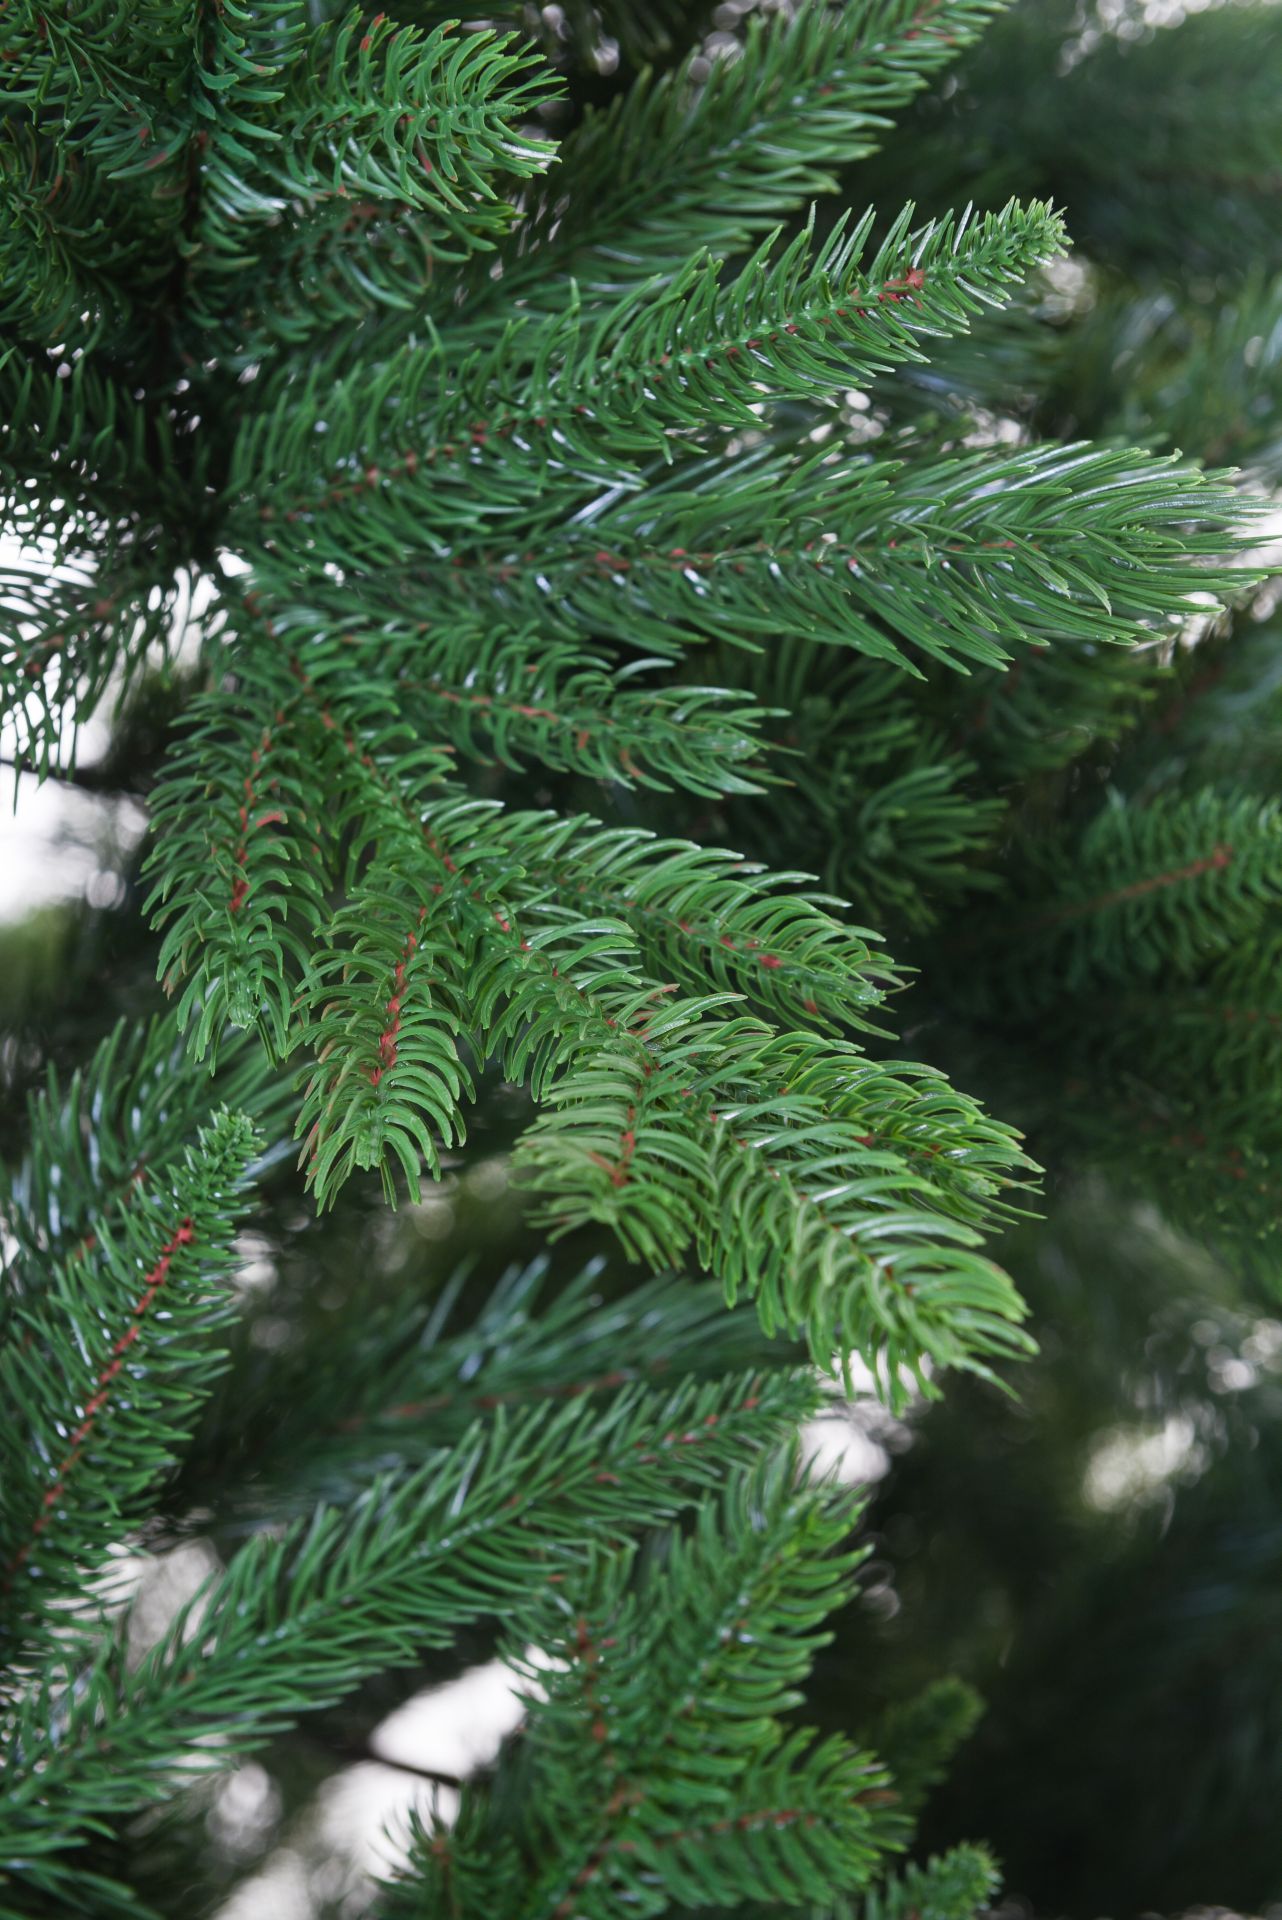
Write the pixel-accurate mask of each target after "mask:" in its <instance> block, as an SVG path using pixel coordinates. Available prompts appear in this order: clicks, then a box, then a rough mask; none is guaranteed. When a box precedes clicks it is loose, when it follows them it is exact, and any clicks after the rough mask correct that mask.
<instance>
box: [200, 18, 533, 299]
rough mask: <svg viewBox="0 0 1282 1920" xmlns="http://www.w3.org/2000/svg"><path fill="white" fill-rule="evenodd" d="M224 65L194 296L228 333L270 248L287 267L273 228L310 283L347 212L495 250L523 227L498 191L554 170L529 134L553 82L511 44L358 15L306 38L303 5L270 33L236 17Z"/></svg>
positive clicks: (446, 250)
mask: <svg viewBox="0 0 1282 1920" xmlns="http://www.w3.org/2000/svg"><path fill="white" fill-rule="evenodd" d="M263 41H266V42H267V47H266V49H265V51H266V54H267V58H266V61H264V60H263V59H262V58H261V57H259V56H260V54H261V53H262V52H263V51H264V49H263V47H262V44H261V43H262V42H263ZM214 62H215V65H214V71H213V73H212V74H211V75H210V82H209V84H210V85H211V86H214V87H217V88H218V90H219V95H220V96H221V94H222V93H224V92H225V91H227V90H228V89H230V99H229V100H227V101H226V103H225V107H224V109H223V110H221V111H220V112H219V113H218V114H217V115H215V116H213V117H212V118H213V125H212V138H213V144H212V147H211V150H210V153H209V155H208V157H207V159H206V161H205V163H204V170H205V176H206V177H205V189H204V194H203V199H202V211H201V225H200V230H199V244H200V246H201V248H202V255H201V256H200V257H198V260H197V268H198V274H197V278H196V280H195V282H194V290H195V297H196V302H197V310H198V312H199V313H200V314H201V315H202V316H203V317H204V318H206V319H213V320H215V321H218V320H220V319H221V318H222V317H223V316H222V313H221V312H220V309H221V308H222V307H223V303H224V302H225V301H226V300H227V299H228V298H229V297H230V300H231V302H232V310H233V312H235V311H237V310H239V309H242V308H243V304H244V301H245V299H246V297H247V296H248V297H250V298H254V297H253V295H252V294H250V292H249V287H248V284H247V283H246V282H244V280H243V279H241V283H240V285H239V287H237V286H236V285H235V284H233V286H232V288H230V289H228V287H227V286H226V284H225V282H226V280H227V278H228V277H229V276H230V277H231V278H232V280H233V283H235V282H236V280H237V279H238V278H239V277H240V276H243V275H244V274H245V273H246V271H247V270H249V271H252V270H253V268H254V267H255V266H256V264H257V260H258V258H259V256H260V254H261V253H262V251H263V250H264V247H266V249H267V250H268V252H269V254H270V253H274V254H275V256H276V259H277V261H278V262H280V261H281V259H282V252H281V248H280V246H279V244H278V243H277V240H276V237H275V236H274V234H273V229H274V228H277V227H280V226H282V224H283V225H284V227H285V230H286V232H287V233H288V235H289V236H290V237H289V238H288V239H287V241H286V247H285V253H284V256H283V257H284V258H286V259H287V258H288V257H289V254H290V253H291V252H292V253H293V255H294V259H295V262H296V264H295V265H294V267H293V268H292V269H287V271H288V272H292V274H293V275H294V276H296V275H297V273H298V271H299V265H300V264H301V262H305V261H306V260H307V259H308V258H309V256H310V253H311V250H312V248H313V247H314V246H315V244H316V243H317V240H318V239H320V243H321V244H322V245H323V244H324V241H323V239H321V238H320V237H321V236H322V235H323V234H324V233H325V232H326V231H327V230H328V229H329V227H330V203H331V202H333V201H334V200H338V201H340V202H342V203H344V205H345V206H346V203H348V202H352V203H361V202H372V203H374V204H375V205H380V204H383V203H387V204H388V205H389V210H393V211H395V212H396V213H398V214H399V213H408V214H410V215H413V214H414V212H415V211H421V212H423V213H426V214H428V215H430V225H429V227H428V229H427V232H428V233H429V234H430V236H431V241H432V245H433V247H434V249H435V251H436V252H437V253H439V254H440V255H441V256H442V257H450V255H451V254H453V256H454V257H460V252H461V253H466V252H467V251H468V250H469V249H470V248H471V247H473V246H486V245H491V246H492V245H493V238H492V236H493V235H494V234H495V233H498V232H501V231H502V230H503V228H504V227H505V226H506V225H507V224H508V223H509V221H510V220H511V218H512V208H511V206H510V204H509V202H508V201H507V199H506V198H504V197H503V194H502V193H501V192H500V191H499V189H498V187H497V186H496V184H495V178H494V176H495V175H507V176H509V177H511V176H515V177H517V178H522V177H528V176H529V175H530V174H533V173H535V172H537V171H538V170H539V169H541V168H543V167H545V166H546V165H547V164H548V162H549V161H550V159H551V158H552V148H551V147H550V146H549V145H548V144H547V143H546V142H542V141H538V140H530V139H528V138H526V137H524V136H523V135H522V134H521V132H520V131H519V121H520V119H521V118H522V116H524V115H526V114H528V113H531V112H532V111H533V110H534V109H535V107H537V105H538V104H539V102H540V101H541V100H544V99H546V98H547V97H549V88H548V76H547V74H546V72H544V73H543V74H542V75H541V76H540V77H539V78H538V79H535V78H534V77H532V76H531V74H530V68H531V65H532V64H533V62H532V60H531V57H530V55H529V54H527V53H524V52H519V51H516V50H514V44H513V41H512V38H511V36H504V37H496V36H494V35H493V34H490V33H469V34H464V35H462V36H459V35H458V34H457V32H456V31H455V29H454V25H453V23H451V24H450V25H447V26H443V27H439V28H436V29H434V30H433V31H431V32H428V33H423V32H421V31H420V30H419V29H418V28H416V27H412V26H404V25H397V24H396V23H395V22H393V21H391V20H389V19H388V17H387V15H386V14H379V15H377V16H376V17H375V18H373V19H369V18H367V17H366V15H365V13H364V11H363V10H362V9H361V8H359V7H353V8H352V9H350V11H348V12H347V13H346V15H345V17H344V18H343V19H342V20H340V21H339V22H337V23H334V22H328V21H327V22H323V23H321V24H319V25H315V26H311V27H308V26H307V24H306V21H305V17H304V15H303V13H302V10H301V9H300V8H299V7H298V6H297V4H296V0H289V3H288V4H281V0H276V4H275V5H274V6H273V7H272V8H271V9H269V13H268V16H267V18H266V20H265V21H264V20H263V19H261V18H256V17H255V13H254V11H253V10H252V9H247V8H241V7H237V6H234V5H233V6H231V7H229V8H227V9H226V10H225V12H224V13H223V15H222V16H221V17H220V19H219V21H218V23H217V25H216V36H215V54H214ZM317 211H319V212H320V215H321V225H320V229H319V232H318V230H317V228H316V226H315V225H314V222H313V216H314V214H315V213H316V212H317ZM371 284H372V283H371ZM299 291H300V293H301V292H302V289H301V286H300V288H299ZM262 305H263V303H262V301H261V295H260V296H259V297H258V298H255V299H254V306H255V308H256V309H257V310H258V311H260V312H261V311H262ZM295 311H296V312H297V301H296V302H295Z"/></svg>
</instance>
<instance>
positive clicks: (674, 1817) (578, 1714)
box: [378, 1459, 899, 1920]
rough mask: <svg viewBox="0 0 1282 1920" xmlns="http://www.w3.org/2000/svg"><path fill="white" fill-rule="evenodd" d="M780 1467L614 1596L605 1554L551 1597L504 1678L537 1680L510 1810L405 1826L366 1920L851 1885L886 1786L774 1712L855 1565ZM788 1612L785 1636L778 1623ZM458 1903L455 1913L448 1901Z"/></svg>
mask: <svg viewBox="0 0 1282 1920" xmlns="http://www.w3.org/2000/svg"><path fill="white" fill-rule="evenodd" d="M794 1471H795V1467H794V1464H793V1463H790V1462H788V1461H787V1460H786V1459H783V1460H776V1461H775V1462H774V1463H773V1465H772V1466H771V1468H770V1469H769V1470H767V1471H765V1472H758V1473H755V1474H741V1475H738V1476H736V1477H735V1479H734V1480H733V1481H732V1482H731V1484H730V1486H729V1488H728V1489H727V1490H726V1492H725V1494H724V1496H723V1499H722V1501H721V1502H720V1503H718V1507H715V1508H714V1507H712V1506H707V1507H705V1508H704V1509H703V1510H702V1511H701V1513H700V1515H699V1519H698V1522H697V1524H696V1529H695V1532H694V1533H693V1535H692V1536H691V1537H690V1538H688V1539H686V1540H677V1539H673V1540H670V1541H669V1542H667V1543H665V1544H666V1551H664V1552H663V1553H662V1554H660V1555H656V1556H655V1558H654V1559H652V1560H651V1561H650V1562H649V1563H648V1565H647V1567H646V1568H645V1571H644V1573H643V1575H642V1576H641V1578H640V1579H639V1580H637V1581H636V1583H635V1585H634V1586H632V1587H631V1590H630V1582H629V1574H630V1572H631V1568H630V1566H629V1563H628V1561H627V1560H626V1559H625V1558H624V1557H623V1556H617V1555H616V1556H612V1559H611V1561H610V1563H609V1564H608V1565H606V1564H604V1563H603V1562H602V1561H598V1562H597V1564H596V1565H595V1566H592V1567H590V1568H589V1569H585V1571H584V1573H583V1574H580V1576H579V1578H578V1579H577V1580H575V1581H571V1582H567V1583H566V1584H564V1585H562V1586H560V1587H558V1588H557V1589H556V1590H555V1595H554V1597H551V1598H549V1599H548V1600H547V1601H545V1602H544V1605H543V1607H542V1609H541V1617H539V1616H538V1615H536V1616H535V1618H534V1621H533V1623H532V1624H531V1625H530V1626H529V1627H528V1630H527V1633H526V1639H527V1641H528V1639H529V1638H531V1637H532V1638H533V1639H534V1642H535V1645H536V1646H537V1648H538V1666H537V1669H536V1668H534V1667H532V1666H531V1664H530V1662H529V1658H528V1655H526V1653H525V1651H524V1648H523V1647H522V1648H515V1647H514V1648H512V1650H511V1652H510V1653H509V1658H510V1659H511V1661H512V1663H513V1665H514V1666H515V1667H516V1669H517V1671H518V1672H519V1673H520V1674H522V1676H523V1677H525V1678H527V1679H528V1680H529V1681H531V1682H533V1681H534V1680H535V1679H536V1677H537V1681H538V1692H537V1693H536V1694H535V1695H534V1696H533V1697H531V1699H530V1704H529V1714H528V1718H527V1721H526V1724H525V1727H524V1729H523V1737H522V1740H521V1743H520V1747H519V1749H515V1750H514V1751H513V1754H512V1756H511V1757H510V1759H509V1761H508V1763H507V1764H508V1769H509V1772H510V1773H511V1774H512V1775H513V1776H514V1777H513V1778H512V1779H511V1780H510V1783H509V1784H508V1792H509V1794H511V1793H512V1792H515V1793H516V1795H517V1805H518V1806H519V1808H520V1813H519V1814H518V1816H517V1820H516V1822H515V1827H514V1830H513V1828H512V1827H511V1826H508V1825H507V1823H504V1824H503V1825H500V1824H499V1820H498V1818H497V1817H496V1816H497V1815H498V1810H499V1807H500V1806H501V1805H502V1804H503V1802H502V1801H501V1800H500V1799H499V1796H500V1794H502V1792H503V1788H504V1784H505V1783H504V1779H503V1772H502V1765H501V1767H500V1774H499V1778H498V1779H497V1780H496V1782H495V1785H494V1787H493V1788H492V1789H491V1788H489V1787H487V1786H474V1785H469V1787H468V1788H466V1789H465V1792H464V1805H463V1808H462V1809H461V1810H460V1816H459V1820H458V1823H457V1826H456V1828H455V1830H454V1832H453V1834H451V1835H448V1836H447V1835H445V1834H444V1833H443V1831H442V1830H441V1829H439V1828H438V1829H436V1831H435V1832H434V1833H433V1832H420V1835H419V1840H418V1845H417V1848H416V1851H415V1854H414V1856H413V1859H412V1862H411V1870H410V1873H409V1874H408V1875H406V1876H405V1877H404V1878H402V1880H401V1881H400V1882H399V1884H397V1885H394V1886H393V1887H391V1888H389V1889H387V1890H386V1892H385V1894H384V1898H383V1901H382V1902H381V1903H380V1906H379V1909H378V1912H379V1914H380V1920H382V1917H383V1916H385V1917H386V1920H392V1917H393V1916H397V1920H400V1917H401V1916H403V1917H404V1920H409V1916H411V1915H415V1914H424V1913H427V1912H429V1911H433V1910H435V1907H436V1906H437V1905H439V1904H440V1902H441V1901H442V1899H448V1898H453V1900H454V1903H455V1910H456V1911H458V1912H459V1913H460V1914H462V1915H471V1914H475V1915H476V1916H477V1920H479V1916H480V1915H481V1914H482V1913H484V1914H487V1915H495V1916H505V1915H508V1914H511V1915H513V1916H515V1915H516V1914H517V1913H522V1912H528V1911H530V1909H531V1906H533V1907H534V1908H535V1909H536V1910H537V1911H539V1912H546V1913H555V1914H558V1915H561V1916H563V1917H564V1920H569V1917H570V1916H578V1917H579V1920H597V1917H598V1916H604V1915H605V1914H607V1913H612V1912H617V1911H618V1909H619V1906H620V1904H626V1905H627V1906H628V1907H629V1908H632V1907H635V1909H636V1911H637V1912H639V1913H646V1914H661V1913H664V1912H666V1911H668V1909H669V1907H670V1905H673V1904H676V1905H681V1906H686V1905H697V1906H704V1905H707V1906H717V1907H720V1906H728V1905H731V1904H735V1905H737V1904H738V1902H739V1901H741V1900H743V1899H744V1898H750V1897H752V1896H754V1895H759V1894H761V1893H763V1892H768V1893H769V1894H771V1895H773V1896H774V1897H775V1898H776V1899H779V1900H782V1901H785V1902H787V1903H788V1904H794V1903H799V1902H801V1901H803V1900H805V1899H817V1898H819V1897H821V1896H824V1895H831V1894H832V1893H833V1892H836V1891H838V1890H841V1891H849V1890H854V1889H857V1888H860V1887H862V1886H864V1885H865V1884H866V1883H867V1881H868V1879H869V1878H870V1877H871V1875H872V1873H873V1872H874V1871H875V1870H876V1867H877V1864H878V1862H879V1859H880V1857H881V1854H882V1852H883V1850H884V1849H886V1848H887V1847H894V1846H895V1845H896V1844H897V1843H898V1841H899V1824H898V1822H897V1821H896V1818H895V1816H894V1815H893V1814H888V1813H887V1812H886V1811H885V1810H884V1809H883V1807H882V1806H881V1805H880V1804H879V1802H881V1801H883V1800H886V1799H890V1798H893V1796H891V1795H887V1794H884V1793H882V1792H881V1789H882V1788H883V1786H884V1784H885V1781H886V1775H885V1774H884V1773H883V1772H881V1771H880V1769H879V1768H878V1767H877V1764H876V1762H875V1761H873V1760H872V1758H871V1756H870V1755H868V1754H862V1753H856V1752H854V1751H852V1750H851V1749H850V1748H848V1747H846V1746H845V1745H844V1744H843V1743H842V1742H840V1741H832V1742H828V1743H825V1744H824V1745H822V1746H819V1747H817V1748H813V1749H811V1748H809V1747H808V1741H807V1736H806V1735H804V1734H794V1735H792V1736H786V1735H785V1733H784V1730H783V1728H782V1726H781V1725H779V1723H778V1716H779V1715H780V1714H782V1713H784V1712H786V1711H787V1710H788V1709H789V1708H790V1707H791V1706H793V1705H794V1704H795V1702H796V1700H797V1698H798V1694H797V1691H796V1689H797V1683H798V1682H799V1681H800V1680H802V1679H804V1677H805V1675H806V1673H807V1671H808V1670H809V1667H810V1663H811V1661H812V1659H813V1657H814V1653H815V1651H816V1650H817V1648H818V1647H819V1646H820V1645H821V1644H822V1643H823V1640H824V1639H825V1638H826V1637H827V1636H826V1635H825V1634H823V1633H822V1632H821V1631H820V1630H819V1629H820V1625H821V1622H822V1620H823V1618H824V1616H825V1615H826V1614H827V1613H828V1612H830V1611H831V1610H832V1608H833V1607H834V1606H836V1605H838V1604H839V1603H840V1601H841V1599H842V1598H844V1597H845V1593H846V1591H847V1590H848V1585H849V1581H850V1577H851V1574H852V1572H853V1570H854V1567H855V1565H856V1564H857V1562H858V1558H859V1556H858V1555H852V1554H851V1553H850V1552H849V1551H846V1552H845V1553H841V1552H840V1549H841V1547H842V1545H843V1544H844V1539H845V1536H846V1535H847V1534H848V1531H849V1527H850V1524H851V1521H852V1519H853V1518H854V1512H853V1510H852V1508H851V1505H850V1503H849V1501H848V1500H847V1499H846V1498H844V1497H842V1496H836V1497H833V1496H832V1495H828V1496H827V1497H824V1496H821V1495H818V1494H817V1493H816V1492H815V1491H814V1490H812V1489H808V1488H807V1487H805V1486H804V1484H803V1485H801V1486H798V1485H797V1484H796V1483H795V1480H794V1477H793V1475H794ZM785 1619H786V1621H787V1625H786V1627H785ZM464 1890H466V1898H465V1904H463V1905H461V1906H460V1905H459V1904H458V1898H459V1895H460V1894H462V1893H463V1892H464Z"/></svg>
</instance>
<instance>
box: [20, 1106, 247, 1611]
mask: <svg viewBox="0 0 1282 1920" xmlns="http://www.w3.org/2000/svg"><path fill="white" fill-rule="evenodd" d="M252 1143H253V1135H252V1132H251V1129H250V1126H249V1123H248V1122H247V1121H246V1120H245V1119H244V1118H243V1117H242V1116H229V1115H227V1114H226V1113H224V1114H223V1115H221V1116H218V1117H216V1118H215V1119H214V1121H213V1123H212V1125H211V1126H210V1128H209V1129H208V1130H207V1131H205V1132H202V1133H201V1134H199V1135H198V1138H197V1144H196V1146H195V1148H194V1149H188V1151H187V1154H186V1156H185V1158H184V1161H183V1163H182V1164H181V1165H180V1166H178V1167H176V1168H175V1169H174V1170H173V1172H172V1174H170V1175H169V1176H168V1177H166V1176H165V1175H164V1174H163V1173H162V1174H161V1175H160V1176H159V1177H158V1178H150V1179H148V1180H147V1181H146V1182H145V1183H144V1182H142V1181H141V1179H138V1180H135V1181H134V1182H133V1184H132V1185H128V1186H126V1187H125V1188H123V1189H122V1190H121V1192H120V1194H119V1197H118V1198H117V1199H116V1200H115V1201H114V1203H112V1204H110V1205H108V1206H107V1207H106V1208H105V1209H103V1211H102V1212H101V1213H99V1214H98V1216H97V1219H96V1223H95V1227H94V1231H93V1232H92V1233H91V1234H90V1235H88V1236H86V1237H85V1238H83V1239H81V1240H80V1241H79V1242H78V1243H77V1244H76V1245H75V1246H74V1247H72V1248H71V1250H70V1252H69V1253H67V1254H66V1255H65V1256H64V1257H63V1258H62V1259H61V1260H59V1261H57V1262H56V1264H54V1265H53V1266H52V1268H51V1269H46V1271H45V1273H44V1274H43V1275H42V1282H41V1284H40V1286H39V1287H30V1288H28V1289H24V1290H23V1291H22V1292H21V1293H18V1294H16V1295H15V1294H14V1293H13V1292H10V1294H9V1297H8V1300H7V1303H6V1312H5V1318H4V1325H3V1345H2V1346H0V1392H2V1393H3V1398H4V1404H5V1408H6V1417H5V1421H4V1423H3V1425H2V1426H0V1449H2V1461H0V1464H2V1467H3V1472H2V1475H0V1481H2V1485H3V1493H2V1494H0V1562H2V1563H3V1569H4V1571H3V1574H2V1575H0V1592H2V1594H3V1601H2V1603H0V1610H2V1611H3V1614H4V1615H5V1616H7V1621H6V1624H7V1627H8V1630H9V1633H10V1634H12V1633H13V1631H14V1630H15V1628H17V1627H22V1628H25V1629H27V1630H30V1629H32V1628H37V1629H38V1628H39V1627H41V1625H44V1626H46V1627H47V1626H49V1625H51V1624H52V1623H53V1622H54V1621H56V1620H57V1617H58V1614H57V1608H58V1603H59V1602H65V1601H68V1600H73V1601H81V1602H83V1595H84V1593H85V1591H86V1587H87V1585H88V1582H89V1580H90V1578H91V1575H92V1573H93V1571H94V1570H95V1568H96V1566H97V1565H98V1564H100V1563H101V1561H102V1560H103V1557H104V1555H105V1553H106V1551H107V1549H108V1548H109V1547H110V1546H111V1545H112V1544H113V1543H114V1542H116V1541H118V1540H119V1539H120V1536H121V1533H122V1532H123V1531H124V1530H126V1529H127V1528H129V1527H130V1525H131V1524H134V1523H136V1521H137V1519H138V1518H139V1517H140V1513H141V1512H145V1510H146V1509H145V1505H144V1504H143V1503H144V1497H145V1496H146V1495H147V1494H148V1493H149V1492H150V1490H151V1488H152V1487H153V1485H154V1483H155V1481H156V1479H157V1477H158V1476H159V1475H160V1474H161V1473H163V1472H164V1471H165V1469H166V1468H168V1467H169V1466H170V1465H172V1462H173V1458H174V1453H173V1449H174V1447H175V1445H176V1444H177V1442H178V1441H180V1440H181V1439H184V1438H185V1437H186V1434H187V1432H188V1431H189V1428H190V1424H191V1421H192V1417H193V1411H194V1409H195V1408H196V1407H197V1406H198V1405H199V1402H200V1399H201V1398H202V1397H203V1396H204V1394H205V1393H207V1392H208V1389H209V1382H210V1379H211V1377H212V1375H213V1374H214V1373H215V1372H216V1371H217V1369H218V1366H219V1363H220V1358H221V1356H220V1354H219V1352H218V1349H217V1347H216V1346H213V1345H212V1344H211V1340H210V1334H211V1332H212V1331H213V1330H214V1329H216V1328H218V1327H219V1326H221V1325H225V1324H226V1322H227V1320H228V1318H229V1316H230V1313H231V1310H232V1303H231V1300H230V1297H229V1295H228V1292H227V1290H226V1287H225V1286H222V1287H218V1286H215V1285H213V1284H211V1282H212V1281H213V1280H214V1279H215V1277H217V1278H219V1279H221V1278H222V1275H223V1272H224V1271H225V1269H226V1267H227V1265H228V1261H229V1243H230V1236H231V1232H232V1228H233V1225H234V1222H235V1220H236V1217H237V1215H238V1213H239V1212H241V1211H242V1208H243V1201H242V1200H241V1198H240V1191H239V1190H240V1187H241V1185H242V1184H243V1175H244V1171H245V1166H246V1163H247V1161H248V1159H249V1156H250V1152H251V1149H252ZM55 1383H56V1389H57V1390H56V1392H55V1391H53V1390H52V1389H53V1388H54V1386H55Z"/></svg>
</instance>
